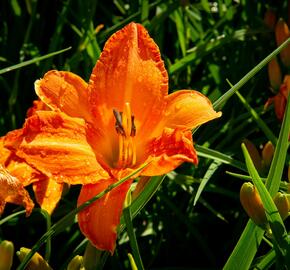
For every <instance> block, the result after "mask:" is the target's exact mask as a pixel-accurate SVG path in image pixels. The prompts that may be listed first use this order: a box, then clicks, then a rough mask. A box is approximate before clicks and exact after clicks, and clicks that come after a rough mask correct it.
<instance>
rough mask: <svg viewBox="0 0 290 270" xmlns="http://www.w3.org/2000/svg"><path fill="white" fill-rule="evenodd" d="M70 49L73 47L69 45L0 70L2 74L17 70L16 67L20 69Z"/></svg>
mask: <svg viewBox="0 0 290 270" xmlns="http://www.w3.org/2000/svg"><path fill="white" fill-rule="evenodd" d="M70 49H71V47H67V48H65V49H62V50H60V51H56V52H53V53H49V54H46V55H43V56H40V57H36V58H33V59H31V60H28V61H24V62H21V63H19V64H16V65H13V66H10V67H7V68H3V69H1V70H0V74H3V73H6V72H9V71H12V70H15V69H19V68H22V67H25V66H28V65H31V64H34V63H37V62H39V61H42V60H45V59H47V58H50V57H53V56H55V55H57V54H61V53H64V52H66V51H68V50H70Z"/></svg>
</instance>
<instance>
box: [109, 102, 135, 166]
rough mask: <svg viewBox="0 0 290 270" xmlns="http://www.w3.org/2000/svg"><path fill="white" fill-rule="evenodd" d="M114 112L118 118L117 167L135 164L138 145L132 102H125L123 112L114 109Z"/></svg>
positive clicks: (116, 125) (116, 127)
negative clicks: (136, 142) (136, 143)
mask: <svg viewBox="0 0 290 270" xmlns="http://www.w3.org/2000/svg"><path fill="white" fill-rule="evenodd" d="M113 113H114V116H115V119H116V123H115V129H116V131H117V134H118V139H119V157H118V162H117V167H118V168H126V167H130V166H134V165H135V163H136V145H135V142H134V137H135V135H136V127H135V124H134V115H132V112H131V107H130V103H128V102H126V103H125V106H124V111H123V112H119V111H117V110H116V109H113Z"/></svg>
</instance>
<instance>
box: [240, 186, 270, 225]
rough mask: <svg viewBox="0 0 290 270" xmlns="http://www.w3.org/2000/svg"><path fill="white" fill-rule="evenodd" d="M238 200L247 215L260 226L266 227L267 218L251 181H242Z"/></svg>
mask: <svg viewBox="0 0 290 270" xmlns="http://www.w3.org/2000/svg"><path fill="white" fill-rule="evenodd" d="M240 201H241V204H242V206H243V208H244V209H245V211H246V212H247V214H248V216H249V217H250V218H251V219H252V220H253V221H254V222H255V223H256V224H257V225H258V226H261V227H262V228H265V227H266V224H267V218H266V213H265V209H264V206H263V204H262V201H261V198H260V195H259V193H258V192H257V190H256V188H255V186H254V185H253V184H252V183H249V182H248V183H244V184H243V185H242V187H241V190H240Z"/></svg>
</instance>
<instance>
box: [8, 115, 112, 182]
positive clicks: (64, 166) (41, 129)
mask: <svg viewBox="0 0 290 270" xmlns="http://www.w3.org/2000/svg"><path fill="white" fill-rule="evenodd" d="M86 136H87V134H86V126H85V123H84V121H83V120H81V119H79V118H71V117H68V116H67V115H65V114H63V113H56V112H52V111H38V112H36V114H35V115H34V116H32V117H30V118H28V119H27V120H26V123H25V125H24V128H23V129H21V130H15V131H12V132H10V133H8V135H6V137H5V145H6V146H7V147H9V148H11V149H13V150H14V151H15V153H16V155H17V156H19V157H20V158H22V159H24V160H25V161H26V162H27V163H28V164H30V165H31V166H33V167H34V168H36V169H37V170H39V171H40V172H42V173H44V174H45V175H47V176H48V177H49V178H54V179H55V180H57V181H59V182H61V183H62V182H67V183H70V184H87V183H95V182H96V181H98V180H99V179H100V178H104V177H108V174H107V173H106V172H105V171H104V170H103V168H102V167H101V166H100V164H99V163H98V162H97V161H96V157H95V154H94V152H93V150H92V149H91V147H90V145H89V144H88V142H87V140H86Z"/></svg>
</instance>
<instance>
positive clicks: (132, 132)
mask: <svg viewBox="0 0 290 270" xmlns="http://www.w3.org/2000/svg"><path fill="white" fill-rule="evenodd" d="M134 118H135V117H134V115H132V116H131V122H132V127H131V134H130V136H131V137H135V135H136V126H135V123H134Z"/></svg>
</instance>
